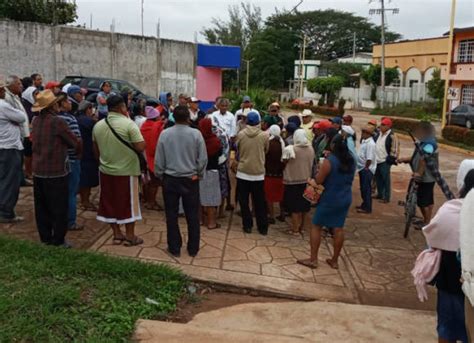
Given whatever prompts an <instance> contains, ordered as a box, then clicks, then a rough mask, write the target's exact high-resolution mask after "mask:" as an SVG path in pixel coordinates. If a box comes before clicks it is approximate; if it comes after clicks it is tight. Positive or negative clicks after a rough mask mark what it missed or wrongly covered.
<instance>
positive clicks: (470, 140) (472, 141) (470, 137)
mask: <svg viewBox="0 0 474 343" xmlns="http://www.w3.org/2000/svg"><path fill="white" fill-rule="evenodd" d="M464 144H465V145H467V146H470V147H474V130H469V131H468V132H466V135H465V136H464Z"/></svg>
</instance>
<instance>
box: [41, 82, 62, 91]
mask: <svg viewBox="0 0 474 343" xmlns="http://www.w3.org/2000/svg"><path fill="white" fill-rule="evenodd" d="M60 85H61V84H60V83H59V82H58V81H49V82H48V83H47V84H46V86H45V87H44V88H45V89H53V88H54V87H59V86H60Z"/></svg>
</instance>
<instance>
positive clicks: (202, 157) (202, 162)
mask: <svg viewBox="0 0 474 343" xmlns="http://www.w3.org/2000/svg"><path fill="white" fill-rule="evenodd" d="M196 137H197V153H198V155H197V161H196V162H197V174H198V176H199V177H200V178H201V177H202V176H203V175H204V171H205V170H206V167H207V150H206V143H205V142H204V138H203V137H202V135H201V133H198V134H197V135H196Z"/></svg>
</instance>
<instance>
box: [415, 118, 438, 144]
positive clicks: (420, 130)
mask: <svg viewBox="0 0 474 343" xmlns="http://www.w3.org/2000/svg"><path fill="white" fill-rule="evenodd" d="M414 135H415V137H416V138H418V139H419V140H423V139H426V138H429V137H433V136H434V135H435V128H434V126H433V125H432V124H431V123H430V122H428V121H420V122H419V123H418V125H417V126H416V129H415V132H414Z"/></svg>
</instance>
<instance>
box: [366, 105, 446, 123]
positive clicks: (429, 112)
mask: <svg viewBox="0 0 474 343" xmlns="http://www.w3.org/2000/svg"><path fill="white" fill-rule="evenodd" d="M370 114H377V115H385V116H397V117H407V118H416V119H419V120H426V119H430V120H438V119H439V117H440V114H441V109H440V108H439V105H438V104H437V103H434V102H413V103H411V104H410V103H401V104H398V105H395V106H392V107H388V106H387V107H385V108H383V109H381V108H375V109H373V110H372V111H371V112H370Z"/></svg>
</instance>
